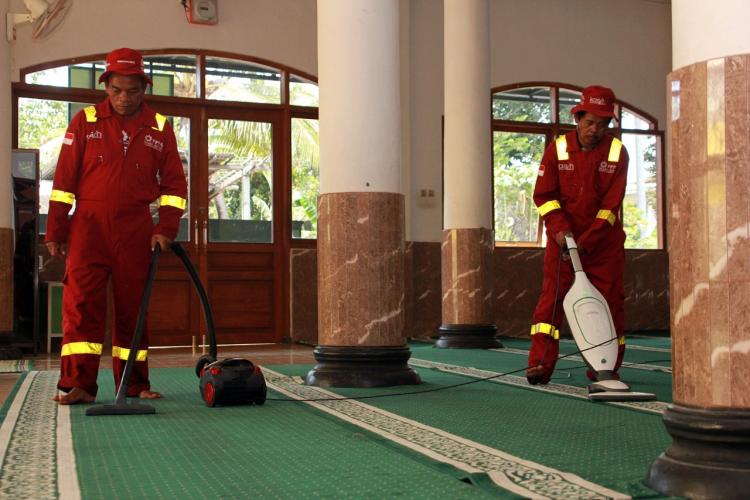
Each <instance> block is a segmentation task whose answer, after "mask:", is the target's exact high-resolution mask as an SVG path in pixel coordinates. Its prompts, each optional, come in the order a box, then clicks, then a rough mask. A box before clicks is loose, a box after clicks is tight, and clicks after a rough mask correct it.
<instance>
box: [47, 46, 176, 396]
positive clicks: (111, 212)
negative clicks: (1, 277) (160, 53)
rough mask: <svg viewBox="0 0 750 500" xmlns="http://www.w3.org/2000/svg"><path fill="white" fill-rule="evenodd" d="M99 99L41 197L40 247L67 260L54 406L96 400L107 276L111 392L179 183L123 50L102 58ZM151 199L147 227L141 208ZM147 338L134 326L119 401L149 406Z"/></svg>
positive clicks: (132, 55)
mask: <svg viewBox="0 0 750 500" xmlns="http://www.w3.org/2000/svg"><path fill="white" fill-rule="evenodd" d="M99 82H100V83H101V82H104V85H105V90H106V93H107V96H108V97H107V99H106V100H104V101H103V102H101V103H99V104H97V105H96V106H89V107H87V108H86V109H84V110H82V111H81V112H79V113H78V114H77V115H76V116H75V117H74V118H73V120H72V121H71V122H70V126H69V127H68V130H67V133H66V134H65V138H64V140H63V146H62V150H61V151H60V158H59V160H58V163H57V170H56V171H55V179H54V183H53V186H52V194H51V196H50V207H49V214H48V219H47V236H46V245H47V248H48V249H49V252H50V255H52V256H53V257H58V256H64V257H67V263H66V272H65V278H64V279H63V282H64V284H65V288H64V292H63V342H62V353H61V359H60V380H59V382H58V384H57V387H58V389H60V390H61V391H63V393H64V394H60V395H58V396H56V397H55V398H54V399H55V401H57V402H59V403H60V404H75V403H90V402H93V401H94V400H95V398H96V392H97V383H96V378H97V372H98V370H99V359H100V357H101V354H102V342H103V340H104V326H105V320H106V301H107V281H108V280H109V279H110V277H111V279H112V289H113V295H114V325H113V329H112V365H113V371H114V376H115V384H118V385H119V382H120V378H121V376H122V372H123V370H124V367H125V362H126V360H127V359H128V355H129V353H130V343H131V340H132V336H133V334H134V331H135V323H136V318H137V315H138V309H139V307H140V300H141V296H142V294H143V289H144V287H145V283H146V279H147V276H148V269H149V262H150V258H151V250H152V249H153V248H154V247H155V246H156V245H159V246H160V247H161V248H162V249H166V248H167V247H168V245H169V244H170V242H171V240H172V239H174V238H175V236H176V235H177V231H178V229H179V220H180V216H181V215H182V212H183V210H184V209H185V205H186V196H187V182H186V180H185V173H184V171H183V168H182V162H181V161H180V158H179V155H178V151H177V142H176V140H175V135H174V132H173V130H172V127H171V126H170V124H169V122H168V121H167V120H166V118H165V117H164V116H162V115H160V114H158V113H155V112H154V111H153V110H152V109H151V108H149V107H148V106H147V105H146V104H145V103H144V102H143V97H144V94H145V92H146V88H147V85H149V84H151V79H150V78H149V77H148V76H147V75H146V74H145V72H144V69H143V58H142V56H141V54H140V53H138V52H137V51H135V50H133V49H127V48H123V49H117V50H114V51H112V52H111V53H110V54H109V55H107V61H106V70H105V72H104V73H103V74H102V75H101V77H100V78H99ZM156 199H159V202H160V206H159V223H158V224H157V225H156V226H154V224H153V222H152V218H151V213H150V210H149V204H150V203H151V202H153V201H155V200H156ZM74 202H75V203H76V207H75V212H74V214H73V216H72V217H71V218H70V219H68V212H69V211H70V209H71V207H72V206H73V203H74ZM147 356H148V332H147V331H146V330H145V329H144V332H143V338H142V340H141V345H140V346H139V348H138V353H137V358H136V360H137V361H136V363H135V366H134V369H133V373H132V377H131V379H130V383H129V385H128V394H127V395H128V396H129V397H141V398H147V399H154V398H159V397H161V394H159V393H158V392H154V391H152V390H151V386H150V383H149V378H148V361H147Z"/></svg>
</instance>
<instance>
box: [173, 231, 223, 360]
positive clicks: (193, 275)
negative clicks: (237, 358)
mask: <svg viewBox="0 0 750 500" xmlns="http://www.w3.org/2000/svg"><path fill="white" fill-rule="evenodd" d="M170 248H171V249H172V251H173V252H174V253H175V255H177V257H179V258H180V260H181V261H182V264H183V265H184V266H185V269H186V270H187V272H188V274H189V275H190V280H191V281H192V282H193V286H194V287H195V291H196V292H198V296H199V297H200V299H201V305H202V306H203V316H205V318H206V329H207V330H208V342H209V349H208V354H209V356H211V359H212V360H213V361H216V357H217V355H218V353H217V349H216V330H215V329H214V316H213V314H212V313H211V308H210V307H209V305H208V295H207V294H206V290H205V288H203V284H202V283H201V280H200V278H199V277H198V273H197V272H196V271H195V267H194V266H193V263H192V262H190V258H189V257H188V256H187V253H185V249H184V248H182V245H180V244H179V243H178V242H176V241H173V242H172V244H171V245H170Z"/></svg>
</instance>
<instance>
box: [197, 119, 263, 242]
mask: <svg viewBox="0 0 750 500" xmlns="http://www.w3.org/2000/svg"><path fill="white" fill-rule="evenodd" d="M272 144H273V141H272V137H271V124H270V123H264V122H251V121H240V120H208V162H209V163H208V174H209V178H208V239H209V241H211V242H248V243H271V242H272V241H273V238H272V222H273V150H272Z"/></svg>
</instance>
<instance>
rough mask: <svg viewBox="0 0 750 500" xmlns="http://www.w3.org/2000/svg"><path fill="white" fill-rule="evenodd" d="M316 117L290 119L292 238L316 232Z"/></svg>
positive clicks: (318, 154) (317, 172) (308, 235)
mask: <svg viewBox="0 0 750 500" xmlns="http://www.w3.org/2000/svg"><path fill="white" fill-rule="evenodd" d="M319 144H320V142H319V138H318V120H310V119H303V118H292V238H316V237H317V235H318V194H319V193H320V176H319V170H318V162H319V160H320V147H319Z"/></svg>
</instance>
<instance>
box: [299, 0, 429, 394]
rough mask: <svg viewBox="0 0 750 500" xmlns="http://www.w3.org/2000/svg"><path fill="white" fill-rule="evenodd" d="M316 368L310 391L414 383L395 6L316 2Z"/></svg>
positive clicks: (384, 0) (358, 0) (352, 0)
mask: <svg viewBox="0 0 750 500" xmlns="http://www.w3.org/2000/svg"><path fill="white" fill-rule="evenodd" d="M318 71H319V75H318V76H319V84H320V193H321V195H320V198H319V200H318V345H317V347H316V348H315V351H314V354H315V359H316V361H317V364H316V365H315V367H314V368H313V369H312V370H311V371H310V372H309V373H308V374H307V378H306V383H307V384H308V385H318V386H324V387H325V386H330V387H382V386H394V385H402V384H418V383H420V382H421V381H420V378H419V375H418V374H417V373H416V372H415V371H414V370H412V369H411V368H409V366H408V364H407V361H408V359H409V357H410V354H411V352H410V350H409V348H408V346H407V345H406V335H405V332H404V320H405V291H404V196H403V194H402V193H401V149H400V137H401V116H400V108H399V99H400V97H399V3H398V0H318Z"/></svg>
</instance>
